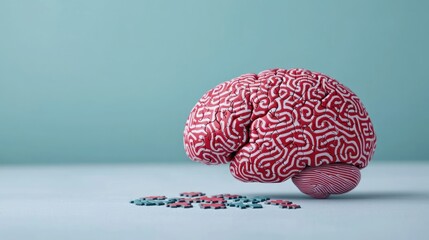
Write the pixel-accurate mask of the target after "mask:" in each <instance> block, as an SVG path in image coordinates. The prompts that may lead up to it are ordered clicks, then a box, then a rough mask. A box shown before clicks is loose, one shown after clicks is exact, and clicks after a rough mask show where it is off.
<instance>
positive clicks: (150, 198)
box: [140, 196, 167, 200]
mask: <svg viewBox="0 0 429 240" xmlns="http://www.w3.org/2000/svg"><path fill="white" fill-rule="evenodd" d="M140 199H142V200H165V199H167V197H166V196H147V197H142V198H140Z"/></svg>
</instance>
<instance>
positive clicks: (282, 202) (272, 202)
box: [265, 199, 292, 205]
mask: <svg viewBox="0 0 429 240" xmlns="http://www.w3.org/2000/svg"><path fill="white" fill-rule="evenodd" d="M291 203H292V202H291V201H288V200H283V199H273V200H268V201H266V202H265V204H268V205H280V204H291Z"/></svg>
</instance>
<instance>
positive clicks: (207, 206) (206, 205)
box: [200, 203, 226, 209]
mask: <svg viewBox="0 0 429 240" xmlns="http://www.w3.org/2000/svg"><path fill="white" fill-rule="evenodd" d="M200 208H202V209H225V208H226V206H225V204H223V203H202V204H200Z"/></svg>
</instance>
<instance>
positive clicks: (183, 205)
mask: <svg viewBox="0 0 429 240" xmlns="http://www.w3.org/2000/svg"><path fill="white" fill-rule="evenodd" d="M167 207H169V208H192V207H193V206H192V204H190V203H187V202H175V203H170V204H167Z"/></svg>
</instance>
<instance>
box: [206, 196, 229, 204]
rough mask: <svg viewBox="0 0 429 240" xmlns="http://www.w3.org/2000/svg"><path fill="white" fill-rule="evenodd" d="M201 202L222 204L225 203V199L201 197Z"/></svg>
mask: <svg viewBox="0 0 429 240" xmlns="http://www.w3.org/2000/svg"><path fill="white" fill-rule="evenodd" d="M200 199H201V201H202V202H205V203H224V202H226V200H225V199H223V198H220V197H207V196H202V197H200Z"/></svg>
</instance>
